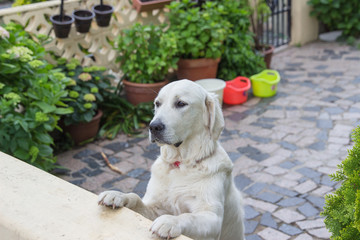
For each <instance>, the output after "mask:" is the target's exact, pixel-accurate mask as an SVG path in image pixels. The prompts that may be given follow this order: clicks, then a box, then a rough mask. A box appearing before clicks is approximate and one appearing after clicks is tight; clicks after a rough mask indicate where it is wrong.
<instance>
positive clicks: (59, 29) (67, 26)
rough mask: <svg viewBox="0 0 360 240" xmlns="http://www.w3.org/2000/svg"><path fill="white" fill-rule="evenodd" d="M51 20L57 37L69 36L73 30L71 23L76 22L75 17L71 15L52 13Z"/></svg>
mask: <svg viewBox="0 0 360 240" xmlns="http://www.w3.org/2000/svg"><path fill="white" fill-rule="evenodd" d="M50 21H51V22H52V24H53V28H54V32H55V36H56V37H57V38H67V37H68V36H69V33H70V30H71V24H72V23H73V22H74V18H73V17H72V16H69V15H63V16H62V17H61V15H60V14H59V15H52V16H51V17H50Z"/></svg>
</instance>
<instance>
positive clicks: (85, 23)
mask: <svg viewBox="0 0 360 240" xmlns="http://www.w3.org/2000/svg"><path fill="white" fill-rule="evenodd" d="M72 15H73V17H74V19H75V27H76V31H77V32H79V33H87V32H89V30H90V26H91V22H92V19H93V18H94V16H95V14H94V12H92V11H89V10H86V9H80V10H75V11H74V12H73V14H72Z"/></svg>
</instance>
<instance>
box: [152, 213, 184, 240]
mask: <svg viewBox="0 0 360 240" xmlns="http://www.w3.org/2000/svg"><path fill="white" fill-rule="evenodd" d="M150 231H151V232H152V234H154V235H156V236H158V237H160V238H165V239H170V238H176V237H178V236H180V235H181V227H180V225H179V222H178V218H177V217H176V216H170V215H162V216H160V217H158V218H157V219H155V221H154V222H153V224H152V226H151V228H150Z"/></svg>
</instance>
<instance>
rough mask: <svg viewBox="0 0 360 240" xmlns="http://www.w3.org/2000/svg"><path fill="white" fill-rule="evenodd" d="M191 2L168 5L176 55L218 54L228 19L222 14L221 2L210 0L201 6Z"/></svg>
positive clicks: (207, 55) (206, 56) (216, 56)
mask: <svg viewBox="0 0 360 240" xmlns="http://www.w3.org/2000/svg"><path fill="white" fill-rule="evenodd" d="M195 5H196V3H195V2H192V1H190V0H181V1H173V2H171V4H170V6H168V8H169V9H170V11H169V13H168V18H169V22H170V27H169V31H170V32H173V33H174V36H175V37H176V42H177V44H178V48H179V57H180V58H185V59H197V58H219V57H221V55H222V53H223V51H224V45H223V41H224V40H225V39H226V37H227V36H228V34H229V32H230V23H229V22H228V21H227V20H226V19H224V18H223V15H224V14H225V12H224V10H225V9H224V6H222V5H220V4H218V3H216V2H210V1H207V2H205V3H204V4H203V5H202V7H201V8H200V7H196V6H195Z"/></svg>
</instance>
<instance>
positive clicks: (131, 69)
mask: <svg viewBox="0 0 360 240" xmlns="http://www.w3.org/2000/svg"><path fill="white" fill-rule="evenodd" d="M164 27H165V25H161V26H155V25H141V24H139V23H135V24H134V25H133V26H132V27H130V28H129V29H125V30H123V31H122V33H121V34H120V35H119V37H118V40H117V42H116V47H115V49H116V50H117V51H118V52H119V56H118V57H117V59H116V60H117V62H120V69H121V70H122V72H123V73H124V74H125V75H126V80H128V81H130V82H134V83H155V82H162V81H164V80H165V77H166V75H167V74H168V72H169V69H171V68H176V67H177V65H176V63H177V61H178V59H177V58H176V57H175V55H176V54H177V44H176V39H175V36H174V34H173V33H168V32H164Z"/></svg>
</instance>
